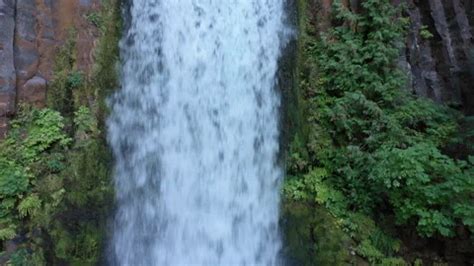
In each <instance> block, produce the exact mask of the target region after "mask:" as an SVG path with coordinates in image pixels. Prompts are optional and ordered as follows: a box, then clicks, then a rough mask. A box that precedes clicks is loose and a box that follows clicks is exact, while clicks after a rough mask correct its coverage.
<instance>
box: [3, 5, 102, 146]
mask: <svg viewBox="0 0 474 266" xmlns="http://www.w3.org/2000/svg"><path fill="white" fill-rule="evenodd" d="M97 8H98V0H0V29H1V30H0V138H2V137H3V136H4V135H5V133H6V130H7V128H8V122H9V120H10V119H11V117H12V116H13V115H14V114H15V112H16V109H17V106H18V104H19V103H22V102H24V103H29V104H32V105H35V106H39V107H41V106H43V105H44V104H45V101H46V89H47V86H48V83H49V82H50V81H51V78H52V76H53V67H54V60H55V55H56V54H57V52H58V50H59V49H60V48H61V46H62V44H64V42H65V41H66V39H67V38H69V37H70V36H71V34H70V32H71V31H74V34H73V35H72V36H73V38H75V41H76V43H77V48H78V49H77V54H76V55H75V56H76V58H77V62H78V63H77V66H75V67H76V68H77V69H78V71H82V72H83V73H85V74H87V73H88V72H89V70H90V67H91V65H92V61H93V58H92V52H91V51H92V50H93V46H94V43H95V40H96V38H97V36H98V33H97V28H96V27H91V26H90V22H89V21H88V20H87V16H88V14H91V12H94V10H96V9H97Z"/></svg>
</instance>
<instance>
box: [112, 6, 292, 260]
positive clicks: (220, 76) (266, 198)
mask: <svg viewBox="0 0 474 266" xmlns="http://www.w3.org/2000/svg"><path fill="white" fill-rule="evenodd" d="M284 6H285V5H284V0H133V1H132V3H131V5H130V21H128V23H129V29H128V30H127V32H125V35H124V37H123V40H122V41H121V57H122V65H121V89H120V91H119V92H117V93H116V94H115V95H114V96H113V97H112V98H111V99H110V103H111V107H112V113H111V115H110V118H109V120H108V129H109V135H108V138H109V142H110V145H111V147H112V149H113V153H114V156H115V159H116V162H115V188H116V200H117V212H116V215H115V218H114V229H113V237H112V239H111V244H110V246H111V252H110V253H111V255H110V257H112V258H113V259H111V261H113V262H112V264H117V265H133V266H135V265H170V266H180V265H184V266H187V265H225V266H228V265H251V266H253V265H278V264H280V259H279V256H278V254H279V251H280V249H281V240H280V236H279V229H278V215H279V214H278V212H279V194H280V183H281V179H282V169H280V168H279V166H278V165H277V152H278V149H279V145H278V141H279V132H278V123H279V107H280V97H279V93H278V90H277V88H276V72H277V68H278V62H277V61H278V58H279V56H280V53H281V49H282V46H283V45H284V43H283V42H284V39H285V38H284V37H282V36H284V35H285V34H284V32H285V26H284V23H283V18H284Z"/></svg>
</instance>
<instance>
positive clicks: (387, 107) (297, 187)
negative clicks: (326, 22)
mask: <svg viewBox="0 0 474 266" xmlns="http://www.w3.org/2000/svg"><path fill="white" fill-rule="evenodd" d="M333 10H334V17H333V19H334V23H335V24H336V25H338V26H336V27H334V28H333V29H330V30H328V31H327V32H325V33H321V34H320V36H316V37H312V38H307V39H306V40H305V41H306V43H305V50H304V54H305V55H306V57H307V58H306V60H307V64H308V65H309V66H308V68H310V70H309V71H303V72H302V73H301V77H300V78H301V79H302V80H301V81H300V83H299V84H300V87H299V89H301V90H303V94H304V95H306V99H305V104H304V105H302V106H303V108H306V109H304V110H303V112H302V113H305V114H306V120H307V122H308V124H309V125H308V128H309V132H308V134H307V138H302V136H301V135H297V136H295V137H294V141H293V143H292V145H291V147H290V155H289V160H288V162H289V164H290V165H289V166H288V170H289V174H290V177H289V178H288V179H287V182H286V185H285V188H284V192H285V195H286V197H287V198H289V199H291V200H294V201H303V202H308V201H309V202H312V203H316V204H319V205H322V206H325V207H326V208H327V209H328V210H329V211H330V212H331V213H332V214H333V215H334V216H336V217H338V218H340V219H341V226H342V227H343V228H345V230H346V231H347V232H348V233H349V234H351V236H352V237H353V238H354V239H356V241H357V242H358V248H357V250H358V253H359V254H361V255H363V256H365V257H367V258H368V259H369V260H370V259H371V258H372V260H373V261H376V262H377V263H378V264H380V263H386V265H402V264H397V263H401V262H400V260H399V259H397V258H395V257H393V256H394V255H395V254H396V253H397V252H398V249H399V242H398V241H396V240H393V239H392V240H393V241H392V240H390V239H391V238H390V237H386V234H383V233H382V234H381V235H383V236H385V237H379V238H373V237H370V236H368V235H367V234H368V232H370V234H373V233H377V232H381V231H380V230H379V229H376V226H375V225H373V226H372V225H370V223H361V221H363V220H364V219H360V218H357V217H367V219H368V220H371V219H370V218H374V219H375V218H377V217H378V218H380V217H383V216H384V215H385V214H387V215H392V214H393V215H394V216H395V221H396V223H397V224H398V225H404V226H415V227H416V229H417V231H418V233H419V234H420V235H421V236H433V235H436V234H439V235H442V236H453V235H454V234H455V230H454V228H455V227H456V226H459V225H464V226H466V227H468V228H471V230H473V227H472V224H473V219H472V218H473V217H474V208H471V207H469V206H474V205H473V199H472V195H473V191H474V183H473V180H472V176H473V165H472V164H471V163H470V162H468V161H467V160H462V158H463V157H459V158H454V157H452V156H450V155H448V153H447V152H445V151H446V150H449V149H446V147H448V146H449V145H450V144H451V143H453V140H456V141H457V142H462V141H463V140H464V139H465V137H462V138H461V137H460V135H458V134H459V130H460V126H459V121H460V120H461V117H462V116H461V115H460V114H459V113H457V112H456V111H454V110H452V109H449V108H448V107H445V106H441V105H437V104H435V103H433V102H432V101H430V100H426V99H419V98H416V97H414V96H413V95H410V94H409V93H408V91H409V90H407V89H406V88H404V86H406V77H405V76H404V74H403V73H402V71H401V70H400V69H399V67H398V56H399V43H400V42H402V40H403V38H404V33H405V29H406V26H407V22H408V21H407V20H406V19H404V18H403V17H400V14H401V10H400V9H399V8H396V7H394V6H392V5H391V4H390V3H389V1H387V0H383V1H380V0H367V1H363V2H361V10H360V12H359V13H354V12H352V11H350V10H349V9H348V8H347V7H345V6H344V5H343V4H342V3H341V1H334V7H333ZM465 135H467V134H465ZM460 138H461V140H460ZM302 139H305V142H304V143H302V141H301V140H302ZM464 157H467V158H469V157H468V156H464ZM381 209H383V210H384V211H383V212H380V210H381ZM354 213H355V214H354ZM397 243H398V244H397ZM383 261H384V262H383Z"/></svg>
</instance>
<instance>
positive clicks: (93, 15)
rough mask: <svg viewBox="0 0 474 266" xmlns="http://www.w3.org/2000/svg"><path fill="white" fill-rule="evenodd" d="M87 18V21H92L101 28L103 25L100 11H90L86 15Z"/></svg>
mask: <svg viewBox="0 0 474 266" xmlns="http://www.w3.org/2000/svg"><path fill="white" fill-rule="evenodd" d="M85 18H86V19H87V21H89V22H90V23H92V24H93V25H94V26H96V27H98V28H100V27H101V25H102V24H103V22H104V21H103V18H102V16H101V14H100V13H99V12H90V13H88V14H86V15H85Z"/></svg>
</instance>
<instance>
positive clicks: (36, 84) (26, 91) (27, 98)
mask: <svg viewBox="0 0 474 266" xmlns="http://www.w3.org/2000/svg"><path fill="white" fill-rule="evenodd" d="M45 100H46V80H45V79H44V78H42V77H38V76H35V77H33V78H32V79H30V80H28V81H27V82H26V83H25V84H24V85H23V86H21V87H20V88H19V89H18V102H20V103H21V102H26V103H29V104H32V105H34V106H36V107H44V104H45Z"/></svg>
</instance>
